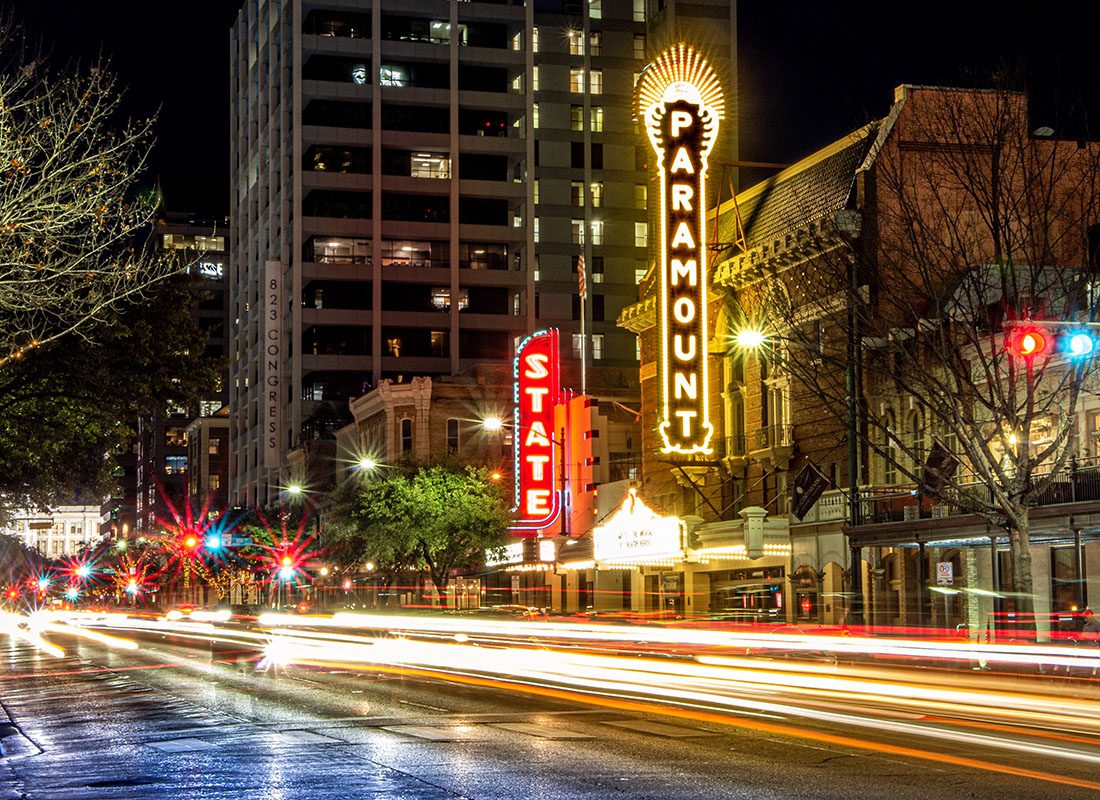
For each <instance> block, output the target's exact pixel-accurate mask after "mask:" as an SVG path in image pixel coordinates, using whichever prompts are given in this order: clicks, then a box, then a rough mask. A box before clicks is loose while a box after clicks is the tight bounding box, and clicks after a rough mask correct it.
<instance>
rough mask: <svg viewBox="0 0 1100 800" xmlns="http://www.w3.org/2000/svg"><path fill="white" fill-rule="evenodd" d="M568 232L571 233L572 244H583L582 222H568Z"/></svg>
mask: <svg viewBox="0 0 1100 800" xmlns="http://www.w3.org/2000/svg"><path fill="white" fill-rule="evenodd" d="M569 230H570V232H571V233H572V236H571V241H572V242H573V244H584V220H583V219H573V220H570V221H569Z"/></svg>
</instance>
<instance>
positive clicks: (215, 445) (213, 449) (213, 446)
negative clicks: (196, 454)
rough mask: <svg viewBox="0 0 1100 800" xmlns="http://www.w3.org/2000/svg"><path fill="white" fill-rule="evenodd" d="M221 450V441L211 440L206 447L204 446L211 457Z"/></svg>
mask: <svg viewBox="0 0 1100 800" xmlns="http://www.w3.org/2000/svg"><path fill="white" fill-rule="evenodd" d="M221 449H222V440H221V439H211V440H210V441H209V443H208V444H207V446H206V452H207V453H209V454H210V455H212V456H216V455H218V453H220V452H221Z"/></svg>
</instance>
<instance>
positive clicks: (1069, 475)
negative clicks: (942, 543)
mask: <svg viewBox="0 0 1100 800" xmlns="http://www.w3.org/2000/svg"><path fill="white" fill-rule="evenodd" d="M1035 474H1037V475H1049V471H1044V470H1042V469H1037V470H1035ZM955 483H956V485H957V486H959V487H960V488H962V489H964V490H966V491H969V492H974V491H975V490H978V491H982V490H981V488H980V487H981V486H982V481H980V480H978V477H977V476H976V475H963V476H961V479H960V480H958V481H956V482H955ZM984 491H988V492H989V494H990V499H992V491H991V490H988V489H987V490H984ZM1097 501H1100V460H1097V459H1095V458H1093V459H1088V460H1080V461H1075V462H1074V463H1073V464H1071V465H1069V466H1068V467H1066V468H1065V469H1063V470H1062V471H1061V472H1060V473H1058V474H1056V475H1055V476H1054V477H1053V478H1051V481H1050V484H1049V485H1048V486H1047V487H1046V488H1045V489H1044V490H1043V491H1042V492H1041V493H1040V494H1039V495H1038V496H1036V497H1035V498H1034V499H1033V500H1032V503H1031V505H1032V506H1053V505H1062V504H1065V503H1084V502H1097ZM859 504H860V518H861V521H862V524H864V525H875V524H879V523H884V522H910V521H913V520H918V519H937V518H943V517H954V516H960V515H963V514H969V513H972V512H971V511H970V510H969V509H966V508H965V507H962V506H960V505H958V504H957V503H953V502H951V501H950V500H947V499H943V500H941V499H934V498H931V497H927V496H924V495H922V494H921V493H920V489H919V487H918V486H917V485H916V484H907V485H900V486H890V487H888V488H866V489H860V491H859Z"/></svg>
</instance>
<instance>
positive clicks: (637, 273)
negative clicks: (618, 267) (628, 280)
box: [634, 267, 649, 284]
mask: <svg viewBox="0 0 1100 800" xmlns="http://www.w3.org/2000/svg"><path fill="white" fill-rule="evenodd" d="M647 272H649V270H648V269H645V268H644V267H639V268H638V269H635V270H634V283H636V284H641V282H642V281H643V280H645V274H646V273H647Z"/></svg>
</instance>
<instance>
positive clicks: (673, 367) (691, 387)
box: [638, 44, 725, 455]
mask: <svg viewBox="0 0 1100 800" xmlns="http://www.w3.org/2000/svg"><path fill="white" fill-rule="evenodd" d="M724 108H725V104H724V100H723V98H722V90H721V87H720V85H719V83H718V77H717V76H716V75H715V74H714V70H712V69H711V68H710V66H709V65H708V64H707V62H706V61H704V60H703V58H702V57H701V56H700V55H699V53H697V52H696V51H695V50H693V49H692V48H690V47H688V46H687V45H685V44H678V45H675V46H674V47H671V48H669V49H668V50H666V51H665V52H664V53H662V54H661V55H660V57H658V58H657V60H656V61H654V62H653V63H652V64H650V65H649V67H647V68H646V71H645V72H644V73H643V74H642V78H641V80H640V81H639V82H638V112H639V114H640V116H641V117H642V118H643V119H644V120H645V129H646V133H647V135H648V136H649V141H650V144H651V145H652V146H653V150H654V152H655V153H656V154H657V162H658V164H659V166H660V176H661V288H660V297H659V298H658V307H659V309H660V317H659V318H660V333H659V335H660V337H661V404H660V412H659V413H660V418H659V420H658V427H657V429H658V432H659V433H660V436H661V440H662V443H663V446H662V448H661V452H663V453H680V454H683V455H689V454H692V453H702V454H707V453H710V452H712V448H711V444H710V440H711V437H712V436H713V434H714V427H713V425H712V424H711V422H710V404H709V402H708V387H707V352H706V343H707V258H706V230H705V228H706V174H707V157H708V155H709V154H710V151H711V149H712V148H713V147H714V142H715V139H716V138H717V136H718V120H719V119H720V118H721V117H722V115H723V111H724Z"/></svg>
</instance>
